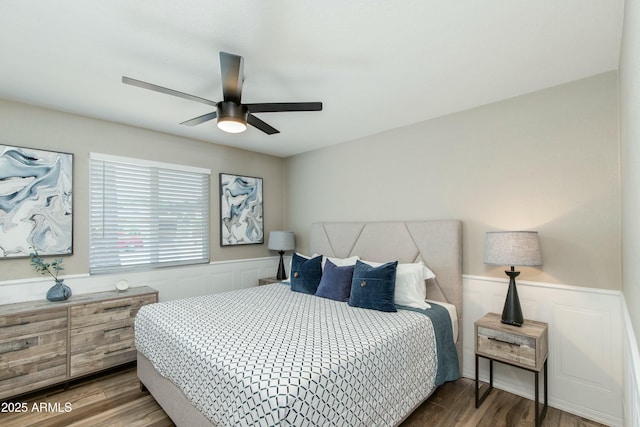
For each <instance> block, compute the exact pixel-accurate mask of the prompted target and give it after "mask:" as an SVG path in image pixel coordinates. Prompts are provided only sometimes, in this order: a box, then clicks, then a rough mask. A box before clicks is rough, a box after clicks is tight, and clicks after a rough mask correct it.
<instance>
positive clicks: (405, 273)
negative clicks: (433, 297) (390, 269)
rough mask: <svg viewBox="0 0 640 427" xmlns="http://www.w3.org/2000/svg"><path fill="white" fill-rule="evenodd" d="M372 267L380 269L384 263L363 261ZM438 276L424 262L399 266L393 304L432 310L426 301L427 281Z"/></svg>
mask: <svg viewBox="0 0 640 427" xmlns="http://www.w3.org/2000/svg"><path fill="white" fill-rule="evenodd" d="M362 262H365V263H367V264H369V265H370V266H372V267H379V266H381V265H382V264H383V263H379V262H371V261H362ZM435 277H436V275H435V274H434V273H433V271H431V270H429V268H428V267H427V266H426V265H424V263H422V262H416V263H411V264H398V268H397V269H396V290H395V293H394V295H393V302H394V303H395V304H398V305H404V306H407V307H413V308H421V309H423V310H425V309H427V308H431V305H429V303H427V302H426V301H425V299H426V298H427V285H426V283H424V282H425V280H428V279H433V278H435Z"/></svg>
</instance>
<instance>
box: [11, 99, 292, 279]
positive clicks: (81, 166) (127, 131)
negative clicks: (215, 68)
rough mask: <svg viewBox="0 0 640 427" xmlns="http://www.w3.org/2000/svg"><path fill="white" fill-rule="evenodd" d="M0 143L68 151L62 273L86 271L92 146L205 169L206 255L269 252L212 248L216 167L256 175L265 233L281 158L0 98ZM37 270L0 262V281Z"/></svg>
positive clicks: (275, 221)
mask: <svg viewBox="0 0 640 427" xmlns="http://www.w3.org/2000/svg"><path fill="white" fill-rule="evenodd" d="M0 117H2V119H1V120H0V144H3V145H16V146H22V147H29V148H39V149H45V150H53V151H63V152H69V153H73V154H74V183H73V184H74V188H73V191H74V194H73V199H74V200H73V207H74V242H73V243H74V245H73V246H74V248H73V250H74V254H73V255H72V256H70V257H67V258H66V259H65V263H64V266H65V271H64V274H65V275H66V274H79V273H87V272H88V271H89V258H88V250H89V223H88V218H89V153H90V152H98V153H105V154H113V155H118V156H127V157H133V158H141V159H148V160H155V161H161V162H169V163H177V164H184V165H189V166H197V167H203V168H208V169H211V181H210V188H211V195H210V197H211V198H210V200H211V211H210V212H211V215H210V216H211V234H210V239H211V246H210V247H211V251H210V256H211V259H212V260H213V261H221V260H230V259H239V258H255V257H263V256H273V255H275V254H274V253H273V252H271V251H269V250H268V249H267V245H266V241H267V240H266V239H265V244H263V245H250V246H236V247H226V248H221V247H220V244H219V242H220V229H219V223H220V221H219V212H220V200H219V189H218V188H219V177H218V174H219V173H220V172H227V173H235V174H240V175H248V176H258V177H262V178H264V181H263V184H264V188H263V191H264V197H265V201H264V218H265V231H266V233H267V236H268V231H269V230H273V229H282V227H283V226H284V220H283V217H284V207H283V206H284V193H283V188H284V174H283V167H284V166H283V165H284V160H283V159H281V158H279V157H274V156H268V155H264V154H258V153H254V152H251V151H245V150H238V149H234V148H230V147H225V146H221V145H215V144H211V143H208V142H202V141H196V140H191V139H186V138H181V137H177V136H173V135H167V134H163V133H159V132H153V131H149V130H145V129H141V128H135V127H131V126H126V125H121V124H116V123H112V122H105V121H101V120H94V119H90V118H87V117H82V116H78V115H72V114H67V113H63V112H59V111H54V110H48V109H44V108H38V107H33V106H29V105H25V104H19V103H14V102H9V101H2V100H0ZM34 276H38V274H37V273H36V272H35V271H34V269H33V268H32V267H30V266H29V262H28V260H26V259H20V260H0V281H3V280H13V279H20V278H26V277H34Z"/></svg>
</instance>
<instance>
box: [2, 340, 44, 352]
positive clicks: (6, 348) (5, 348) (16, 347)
mask: <svg viewBox="0 0 640 427" xmlns="http://www.w3.org/2000/svg"><path fill="white" fill-rule="evenodd" d="M37 343H38V340H37V339H33V338H27V339H25V340H19V341H13V342H8V343H4V344H0V354H6V353H12V352H14V351H20V350H26V349H28V348H29V347H32V346H33V345H35V344H37Z"/></svg>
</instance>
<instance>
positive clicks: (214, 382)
mask: <svg viewBox="0 0 640 427" xmlns="http://www.w3.org/2000/svg"><path fill="white" fill-rule="evenodd" d="M135 332H136V346H137V348H138V350H139V351H140V352H142V353H143V354H144V355H145V356H146V357H147V358H148V359H149V360H150V361H151V363H152V364H153V365H154V366H155V368H156V370H157V371H158V372H159V373H160V374H161V375H163V376H164V377H166V378H168V379H169V380H171V382H173V383H174V384H175V385H176V386H177V387H178V388H180V389H181V390H182V391H183V393H184V394H185V396H187V398H188V399H189V400H190V401H191V402H192V404H193V405H194V406H195V407H196V408H197V409H198V410H200V412H202V413H203V414H204V415H205V416H206V417H207V418H208V419H209V420H211V421H212V422H213V423H214V424H216V425H220V426H241V425H260V426H267V425H269V426H272V425H284V426H307V425H321V426H325V425H337V426H374V425H375V426H388V425H395V424H397V423H399V422H400V421H402V419H403V418H404V417H405V416H406V415H407V414H408V413H409V412H410V411H411V410H412V409H413V408H415V407H416V406H417V405H418V404H419V403H420V402H421V401H423V400H424V399H425V398H426V397H427V396H428V395H429V394H430V393H431V392H432V391H433V389H434V388H435V385H434V381H435V374H436V351H435V348H436V347H435V343H434V341H435V339H434V332H433V328H432V326H431V320H430V319H429V318H428V317H427V316H425V315H422V314H420V313H416V312H412V311H405V310H399V311H398V312H397V313H383V312H380V311H374V310H367V309H361V308H353V307H350V306H349V305H348V304H347V303H344V302H337V301H333V300H329V299H325V298H320V297H316V296H313V295H307V294H302V293H298V292H292V291H291V290H290V289H289V287H288V286H287V285H283V284H273V285H268V286H260V287H256V288H249V289H243V290H239V291H233V292H226V293H221V294H215V295H206V296H201V297H195V298H188V299H182V300H174V301H166V302H162V303H159V304H152V305H146V306H143V307H142V308H141V309H140V311H139V312H138V315H137V317H136V324H135Z"/></svg>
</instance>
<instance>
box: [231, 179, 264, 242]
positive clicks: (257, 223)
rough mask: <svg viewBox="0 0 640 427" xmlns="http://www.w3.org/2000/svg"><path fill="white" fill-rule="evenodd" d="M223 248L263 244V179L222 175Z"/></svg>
mask: <svg viewBox="0 0 640 427" xmlns="http://www.w3.org/2000/svg"><path fill="white" fill-rule="evenodd" d="M220 228H221V230H220V245H221V246H233V245H252V244H259V243H264V222H263V216H262V178H254V177H250V176H240V175H231V174H226V173H221V174H220Z"/></svg>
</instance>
